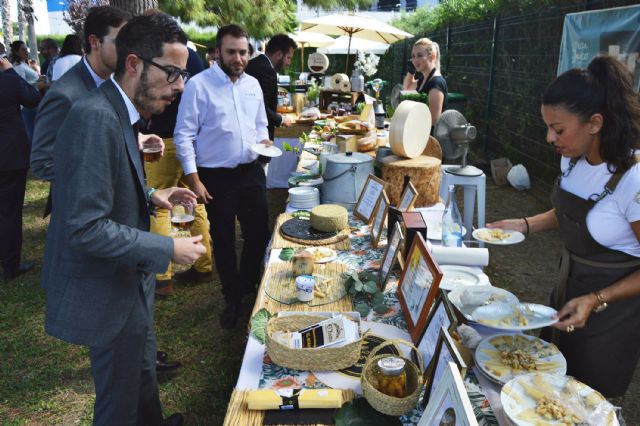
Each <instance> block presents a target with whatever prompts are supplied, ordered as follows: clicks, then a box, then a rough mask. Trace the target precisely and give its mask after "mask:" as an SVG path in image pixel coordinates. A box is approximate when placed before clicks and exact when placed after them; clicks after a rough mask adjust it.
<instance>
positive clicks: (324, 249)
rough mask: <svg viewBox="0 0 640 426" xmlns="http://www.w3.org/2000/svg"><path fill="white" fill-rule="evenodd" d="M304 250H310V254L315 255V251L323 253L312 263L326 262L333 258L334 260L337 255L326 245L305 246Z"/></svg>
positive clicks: (331, 260)
mask: <svg viewBox="0 0 640 426" xmlns="http://www.w3.org/2000/svg"><path fill="white" fill-rule="evenodd" d="M305 251H308V252H310V253H311V254H312V255H314V256H315V254H316V252H320V253H321V254H323V257H321V258H319V259H317V260H314V261H313V262H314V263H328V262H333V261H334V260H336V258H337V257H338V253H337V252H336V251H335V250H333V249H330V248H327V247H307V248H306V249H305Z"/></svg>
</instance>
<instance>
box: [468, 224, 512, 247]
mask: <svg viewBox="0 0 640 426" xmlns="http://www.w3.org/2000/svg"><path fill="white" fill-rule="evenodd" d="M482 231H489V232H490V231H493V229H490V228H479V229H476V230H474V231H473V232H472V233H471V235H473V238H475V239H476V240H478V241H483V242H485V243H487V244H496V245H499V246H508V245H511V244H518V243H521V242H523V241H524V234H523V233H522V232H518V231H513V230H510V229H509V230H504V232H507V233H509V234H511V235H510V236H509V237H508V238H505V239H503V240H497V241H489V240H485V239H483V238H479V237H478V233H479V232H482Z"/></svg>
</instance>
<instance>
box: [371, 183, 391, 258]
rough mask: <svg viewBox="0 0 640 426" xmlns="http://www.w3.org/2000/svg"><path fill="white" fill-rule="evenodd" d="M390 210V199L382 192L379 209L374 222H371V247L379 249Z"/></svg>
mask: <svg viewBox="0 0 640 426" xmlns="http://www.w3.org/2000/svg"><path fill="white" fill-rule="evenodd" d="M388 210H389V197H387V193H386V192H385V191H384V189H383V190H382V196H381V197H380V200H379V201H378V207H377V208H376V213H375V214H374V215H373V220H372V221H371V229H370V231H369V232H370V233H371V245H372V246H373V247H375V248H378V244H379V243H380V236H381V235H382V231H383V230H384V226H385V225H386V223H387V212H388Z"/></svg>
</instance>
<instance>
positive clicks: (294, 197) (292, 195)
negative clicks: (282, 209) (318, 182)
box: [289, 186, 320, 209]
mask: <svg viewBox="0 0 640 426" xmlns="http://www.w3.org/2000/svg"><path fill="white" fill-rule="evenodd" d="M319 204H320V191H319V190H318V188H314V187H312V186H296V187H294V188H290V189H289V205H290V206H291V207H293V208H296V209H312V208H314V207H315V206H317V205H319Z"/></svg>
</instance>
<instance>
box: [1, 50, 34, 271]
mask: <svg viewBox="0 0 640 426" xmlns="http://www.w3.org/2000/svg"><path fill="white" fill-rule="evenodd" d="M0 93H2V96H0V135H1V136H0V239H1V240H2V242H1V243H0V264H1V265H2V270H3V275H4V280H5V281H9V280H12V279H14V278H15V277H17V276H18V275H21V274H24V273H25V272H27V271H29V270H31V269H32V268H33V264H32V263H22V262H21V252H22V206H23V204H24V194H25V190H26V185H27V171H28V170H29V142H28V140H27V134H26V130H25V127H24V122H23V121H22V115H21V114H20V107H21V106H24V107H28V108H33V107H35V106H36V105H37V104H38V101H39V100H40V92H38V90H36V89H35V88H34V87H33V86H31V85H30V84H29V83H27V82H26V80H24V79H23V78H22V77H20V76H19V75H18V74H16V72H15V71H14V70H13V66H12V65H11V62H9V60H8V59H7V58H0Z"/></svg>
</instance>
